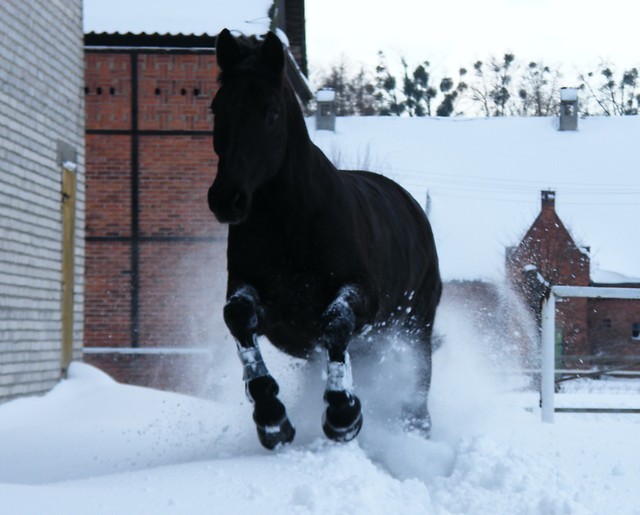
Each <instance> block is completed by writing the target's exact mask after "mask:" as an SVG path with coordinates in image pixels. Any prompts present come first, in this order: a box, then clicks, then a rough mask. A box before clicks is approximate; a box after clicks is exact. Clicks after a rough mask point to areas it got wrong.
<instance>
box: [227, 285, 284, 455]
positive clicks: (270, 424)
mask: <svg viewBox="0 0 640 515" xmlns="http://www.w3.org/2000/svg"><path fill="white" fill-rule="evenodd" d="M259 317H260V300H259V298H258V294H257V292H256V291H255V290H254V289H253V288H251V287H249V286H243V287H241V288H239V289H237V290H236V291H235V292H234V293H233V294H232V295H231V296H230V297H229V300H228V301H227V304H226V305H225V307H224V321H225V323H226V324H227V327H228V328H229V330H230V331H231V334H232V335H233V337H234V338H235V339H236V343H237V345H238V356H239V357H240V361H241V362H242V366H243V369H244V376H243V379H244V381H245V389H246V393H247V397H248V399H249V401H251V402H252V403H253V406H254V411H253V420H254V422H255V424H256V428H257V431H258V438H259V439H260V443H261V444H262V445H263V446H264V447H266V448H267V449H274V448H275V447H277V446H278V445H281V444H286V443H290V442H291V441H292V440H293V437H294V436H295V429H294V428H293V426H292V425H291V422H290V421H289V418H288V417H287V412H286V409H285V407H284V405H283V404H282V402H280V400H279V399H278V397H277V395H278V391H279V388H278V383H276V381H275V379H273V377H272V376H271V374H269V371H268V370H267V367H266V365H265V364H264V361H263V359H262V354H261V353H260V348H259V347H258V343H257V330H258V322H259Z"/></svg>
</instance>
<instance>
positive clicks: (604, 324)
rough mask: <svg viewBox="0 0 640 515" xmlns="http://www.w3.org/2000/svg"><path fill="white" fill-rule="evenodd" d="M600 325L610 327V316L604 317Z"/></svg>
mask: <svg viewBox="0 0 640 515" xmlns="http://www.w3.org/2000/svg"><path fill="white" fill-rule="evenodd" d="M602 327H604V328H605V329H611V319H610V318H605V319H604V320H603V321H602Z"/></svg>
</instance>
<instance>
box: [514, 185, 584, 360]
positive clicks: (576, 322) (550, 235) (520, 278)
mask: <svg viewBox="0 0 640 515" xmlns="http://www.w3.org/2000/svg"><path fill="white" fill-rule="evenodd" d="M528 265H535V266H536V268H537V271H538V272H539V273H540V275H542V277H543V278H544V279H545V280H546V281H547V282H549V283H550V284H562V285H571V286H588V285H589V284H590V262H589V257H588V255H587V254H586V253H585V252H584V251H583V250H582V249H580V248H578V247H577V245H576V244H575V242H574V241H573V238H572V237H571V235H570V234H569V232H568V231H567V229H566V228H565V227H564V224H563V223H562V221H561V220H560V218H559V217H558V215H557V213H556V211H555V201H554V200H550V201H548V200H546V198H545V197H543V202H542V209H541V211H540V214H539V215H538V217H537V219H536V220H535V222H534V223H533V225H532V226H531V227H530V228H529V230H528V231H527V233H526V234H525V236H524V238H523V239H522V241H521V242H520V244H519V245H518V247H516V248H515V249H512V250H511V251H510V253H509V255H508V257H507V274H508V276H509V279H510V281H511V283H512V284H514V285H515V287H516V289H518V290H519V291H520V293H521V294H522V295H523V296H525V297H528V298H529V299H528V301H529V304H530V305H534V304H535V303H536V301H535V299H533V300H532V299H531V297H532V296H535V295H536V292H533V291H530V290H529V286H530V285H529V283H528V281H527V278H526V274H525V272H524V269H525V267H526V266H528ZM535 308H536V309H537V308H539V306H535ZM538 314H539V313H538ZM557 327H558V328H559V329H560V330H561V331H562V338H563V353H564V354H565V355H587V354H590V344H589V325H588V320H587V301H586V299H563V300H562V301H561V302H558V303H557ZM570 366H572V365H570Z"/></svg>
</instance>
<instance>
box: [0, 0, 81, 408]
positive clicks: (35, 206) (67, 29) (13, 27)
mask: <svg viewBox="0 0 640 515" xmlns="http://www.w3.org/2000/svg"><path fill="white" fill-rule="evenodd" d="M83 89H84V58H83V34H82V0H64V1H63V0H30V1H28V2H27V1H25V0H0V402H1V401H3V400H7V399H10V398H12V397H15V396H18V395H25V394H37V393H42V392H46V391H47V390H49V389H50V388H51V387H52V386H53V385H55V384H56V382H57V381H58V380H59V378H60V356H61V354H60V352H61V309H60V304H61V279H62V269H61V267H62V214H61V203H60V202H61V180H62V175H61V167H60V164H59V163H58V141H63V142H65V143H67V144H69V145H71V147H73V149H74V150H75V151H76V153H77V162H78V165H79V166H78V192H77V215H76V253H75V264H76V271H75V321H74V346H75V350H74V355H75V357H76V358H79V357H80V356H81V347H82V316H83V310H82V305H83V302H84V298H83V297H84V94H83Z"/></svg>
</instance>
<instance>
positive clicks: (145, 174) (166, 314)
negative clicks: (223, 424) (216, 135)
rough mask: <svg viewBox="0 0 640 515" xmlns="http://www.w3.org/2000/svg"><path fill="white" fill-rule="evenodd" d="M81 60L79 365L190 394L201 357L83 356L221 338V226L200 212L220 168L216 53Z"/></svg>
mask: <svg viewBox="0 0 640 515" xmlns="http://www.w3.org/2000/svg"><path fill="white" fill-rule="evenodd" d="M85 56H86V90H85V91H86V104H85V105H86V121H87V125H86V129H87V137H86V156H87V157H86V159H87V187H86V195H87V217H86V225H87V226H86V230H87V233H86V234H87V242H86V254H87V259H86V278H85V279H86V280H85V283H86V315H85V347H86V348H87V352H86V354H85V356H86V360H87V361H88V362H90V363H93V364H95V365H97V366H100V367H101V368H103V369H104V370H106V371H107V372H108V373H110V374H112V375H113V376H114V377H115V378H116V379H118V380H120V381H124V382H130V383H133V384H142V385H149V386H155V387H164V388H170V389H179V390H182V391H192V390H194V388H195V386H194V385H193V384H191V385H190V386H185V381H184V377H187V376H188V377H191V378H192V381H195V383H197V382H198V377H197V375H198V374H196V376H193V370H188V371H186V369H185V367H187V368H189V367H191V368H192V367H193V366H194V364H195V363H202V357H201V356H202V355H201V354H200V355H198V356H200V357H199V358H198V357H194V356H183V355H179V356H176V355H173V354H168V355H155V354H153V355H144V354H143V355H122V354H113V353H112V354H104V353H100V354H92V353H91V348H92V347H122V348H127V347H131V346H132V344H133V343H134V340H137V341H136V342H135V343H136V344H137V345H139V346H140V348H141V349H142V350H144V349H145V348H158V347H180V348H184V347H207V346H211V345H212V344H213V343H214V342H215V341H217V340H219V339H220V334H221V333H222V332H223V329H222V320H221V306H222V303H223V302H224V294H225V282H226V262H225V246H226V245H225V240H226V229H225V228H224V227H222V226H220V225H219V224H218V223H217V222H216V221H215V219H214V217H213V215H212V214H211V213H210V212H209V209H208V207H207V189H208V188H209V186H210V185H211V183H212V181H213V179H214V177H215V173H216V165H217V162H216V156H215V154H214V152H213V147H212V137H211V131H212V121H213V120H212V115H211V112H210V109H209V106H210V103H211V100H212V98H213V96H214V95H215V92H216V90H217V87H218V82H217V76H218V70H217V67H216V62H215V56H214V55H213V53H212V52H211V51H208V52H203V51H193V52H189V51H188V50H181V51H177V52H173V51H162V50H159V51H151V50H143V49H133V51H132V49H119V50H117V51H113V52H108V51H104V50H100V51H96V50H92V49H90V48H89V49H88V50H87V52H86V53H85ZM132 63H136V64H135V66H136V70H135V71H136V74H137V84H136V82H134V79H133V73H132V72H133V71H134V70H133V69H132ZM136 85H137V95H136V101H137V102H136V104H135V105H137V119H136V120H135V122H137V123H133V122H134V120H133V118H132V116H133V114H132V113H133V111H132V94H133V92H134V88H135V87H136ZM136 125H137V129H138V132H137V133H136V134H135V135H134V134H133V133H132V129H133V128H134V127H135V126H136ZM134 142H135V145H134ZM134 161H135V162H134ZM134 170H135V172H134ZM134 176H135V178H136V180H137V189H136V191H135V192H134V191H133V185H134V184H135V183H136V182H135V181H134ZM134 198H135V204H134ZM135 206H137V209H135ZM133 211H135V212H133ZM134 220H135V222H134ZM136 225H137V229H138V230H137V234H133V233H132V227H135V226H136ZM134 267H137V271H138V273H137V276H136V277H135V279H134V277H133V275H134V273H133V272H134V270H133V269H134ZM132 313H135V314H136V316H137V331H135V330H134V328H136V325H135V323H134V317H132ZM214 333H216V334H214Z"/></svg>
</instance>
